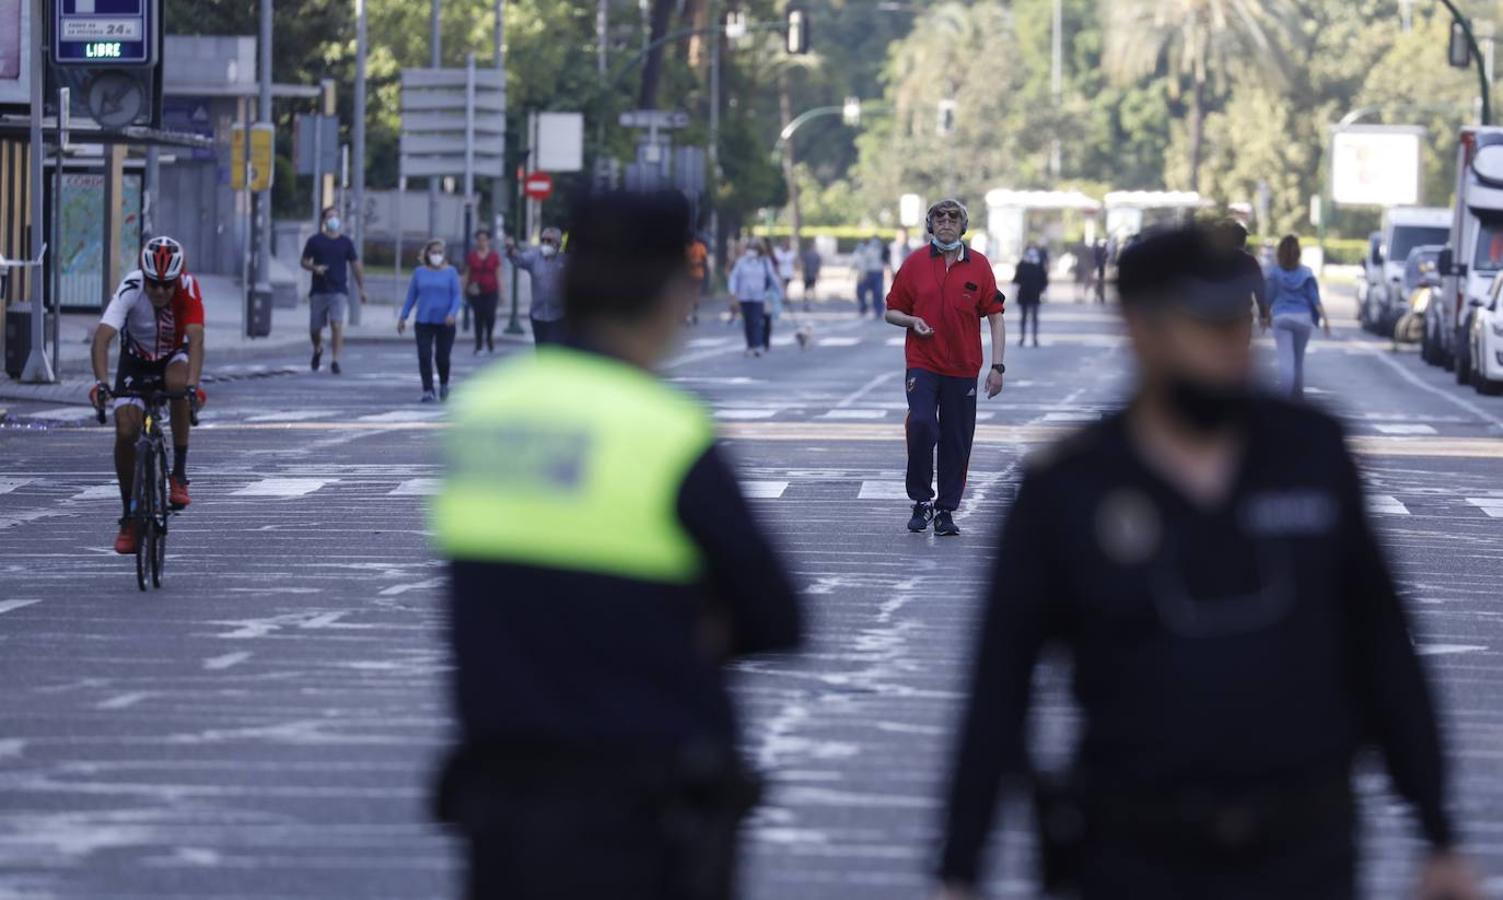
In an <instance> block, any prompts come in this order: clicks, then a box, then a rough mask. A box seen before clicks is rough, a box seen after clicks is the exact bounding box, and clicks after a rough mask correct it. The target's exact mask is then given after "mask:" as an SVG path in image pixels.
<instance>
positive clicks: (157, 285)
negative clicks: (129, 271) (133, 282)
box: [141, 278, 177, 291]
mask: <svg viewBox="0 0 1503 900" xmlns="http://www.w3.org/2000/svg"><path fill="white" fill-rule="evenodd" d="M141 281H142V282H143V283H144V284H145V285H146V288H147V290H152V291H170V290H173V289H175V288H176V287H177V280H176V279H174V280H172V281H157V280H156V279H154V278H143V279H141Z"/></svg>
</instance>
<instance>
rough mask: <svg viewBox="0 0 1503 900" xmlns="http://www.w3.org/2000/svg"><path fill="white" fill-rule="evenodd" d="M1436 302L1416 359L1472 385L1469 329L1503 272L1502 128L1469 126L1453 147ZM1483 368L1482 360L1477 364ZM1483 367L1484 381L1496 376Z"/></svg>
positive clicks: (1473, 363)
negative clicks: (1451, 191)
mask: <svg viewBox="0 0 1503 900" xmlns="http://www.w3.org/2000/svg"><path fill="white" fill-rule="evenodd" d="M1436 267H1437V268H1438V269H1439V270H1440V273H1441V289H1440V292H1439V296H1438V297H1437V298H1436V301H1437V302H1432V303H1430V304H1429V306H1428V307H1426V309H1425V328H1424V332H1423V334H1422V335H1421V338H1420V342H1421V348H1420V350H1421V354H1422V355H1423V356H1424V358H1425V359H1426V360H1427V361H1429V362H1433V363H1436V364H1439V365H1442V366H1444V367H1446V368H1447V369H1450V370H1452V371H1454V372H1455V373H1456V382H1457V384H1472V383H1474V382H1475V381H1476V380H1477V377H1478V375H1477V369H1476V364H1477V362H1478V361H1477V360H1473V359H1472V355H1473V354H1472V349H1473V347H1474V346H1475V342H1474V340H1473V337H1474V335H1473V329H1474V326H1475V324H1476V321H1477V320H1478V312H1479V310H1484V309H1485V307H1486V306H1487V304H1488V303H1489V302H1490V300H1491V299H1492V291H1491V288H1492V283H1493V279H1494V276H1496V275H1497V273H1498V271H1499V270H1500V269H1503V127H1497V126H1483V125H1468V126H1465V127H1463V128H1462V129H1461V134H1460V139H1459V141H1458V146H1457V148H1456V204H1455V207H1454V208H1453V210H1452V214H1451V229H1450V234H1449V236H1448V237H1447V239H1446V249H1445V250H1443V251H1442V252H1441V254H1440V259H1439V261H1438V262H1437V266H1436ZM1481 362H1482V363H1484V365H1485V364H1486V363H1487V360H1482V361H1481ZM1495 369H1496V367H1486V369H1485V370H1484V371H1483V372H1482V375H1483V377H1484V378H1486V377H1489V376H1490V375H1493V374H1496V371H1495Z"/></svg>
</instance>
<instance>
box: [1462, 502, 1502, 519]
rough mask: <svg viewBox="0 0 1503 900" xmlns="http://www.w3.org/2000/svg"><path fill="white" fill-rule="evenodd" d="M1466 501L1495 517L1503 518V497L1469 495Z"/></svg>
mask: <svg viewBox="0 0 1503 900" xmlns="http://www.w3.org/2000/svg"><path fill="white" fill-rule="evenodd" d="M1466 502H1468V503H1470V504H1471V505H1473V506H1475V507H1477V508H1478V509H1480V510H1482V511H1483V512H1485V513H1487V514H1488V515H1489V516H1491V517H1493V518H1494V519H1503V497H1468V498H1466Z"/></svg>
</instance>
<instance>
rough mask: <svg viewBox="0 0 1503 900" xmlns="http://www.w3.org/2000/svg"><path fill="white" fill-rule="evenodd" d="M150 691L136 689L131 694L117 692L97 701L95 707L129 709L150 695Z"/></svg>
mask: <svg viewBox="0 0 1503 900" xmlns="http://www.w3.org/2000/svg"><path fill="white" fill-rule="evenodd" d="M150 696H151V693H150V692H149V691H136V692H135V693H131V694H117V695H115V696H113V697H111V698H110V699H108V700H105V701H104V702H102V703H96V704H95V705H94V708H95V709H128V708H130V707H132V706H135V705H136V704H137V703H140V702H141V701H142V700H145V699H146V698H148V697H150Z"/></svg>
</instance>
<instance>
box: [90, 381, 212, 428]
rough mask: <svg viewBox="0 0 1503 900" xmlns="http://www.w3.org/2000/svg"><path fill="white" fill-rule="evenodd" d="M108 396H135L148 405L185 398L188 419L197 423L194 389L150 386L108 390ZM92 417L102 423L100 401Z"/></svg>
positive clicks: (102, 415)
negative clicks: (148, 387)
mask: <svg viewBox="0 0 1503 900" xmlns="http://www.w3.org/2000/svg"><path fill="white" fill-rule="evenodd" d="M109 396H110V397H136V398H138V399H140V400H144V401H145V402H146V404H147V405H148V406H155V405H157V404H160V403H167V402H170V401H172V400H187V401H188V421H189V422H191V423H192V424H194V425H197V424H198V393H197V392H196V391H187V390H183V391H164V390H160V389H157V388H152V389H151V390H146V391H136V390H125V391H119V392H116V391H110V392H109ZM102 399H103V396H102V395H101V400H102ZM94 418H95V419H97V420H98V421H99V424H101V425H103V424H104V418H105V415H104V404H103V403H102V402H101V403H100V404H99V405H98V406H95V407H94Z"/></svg>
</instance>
